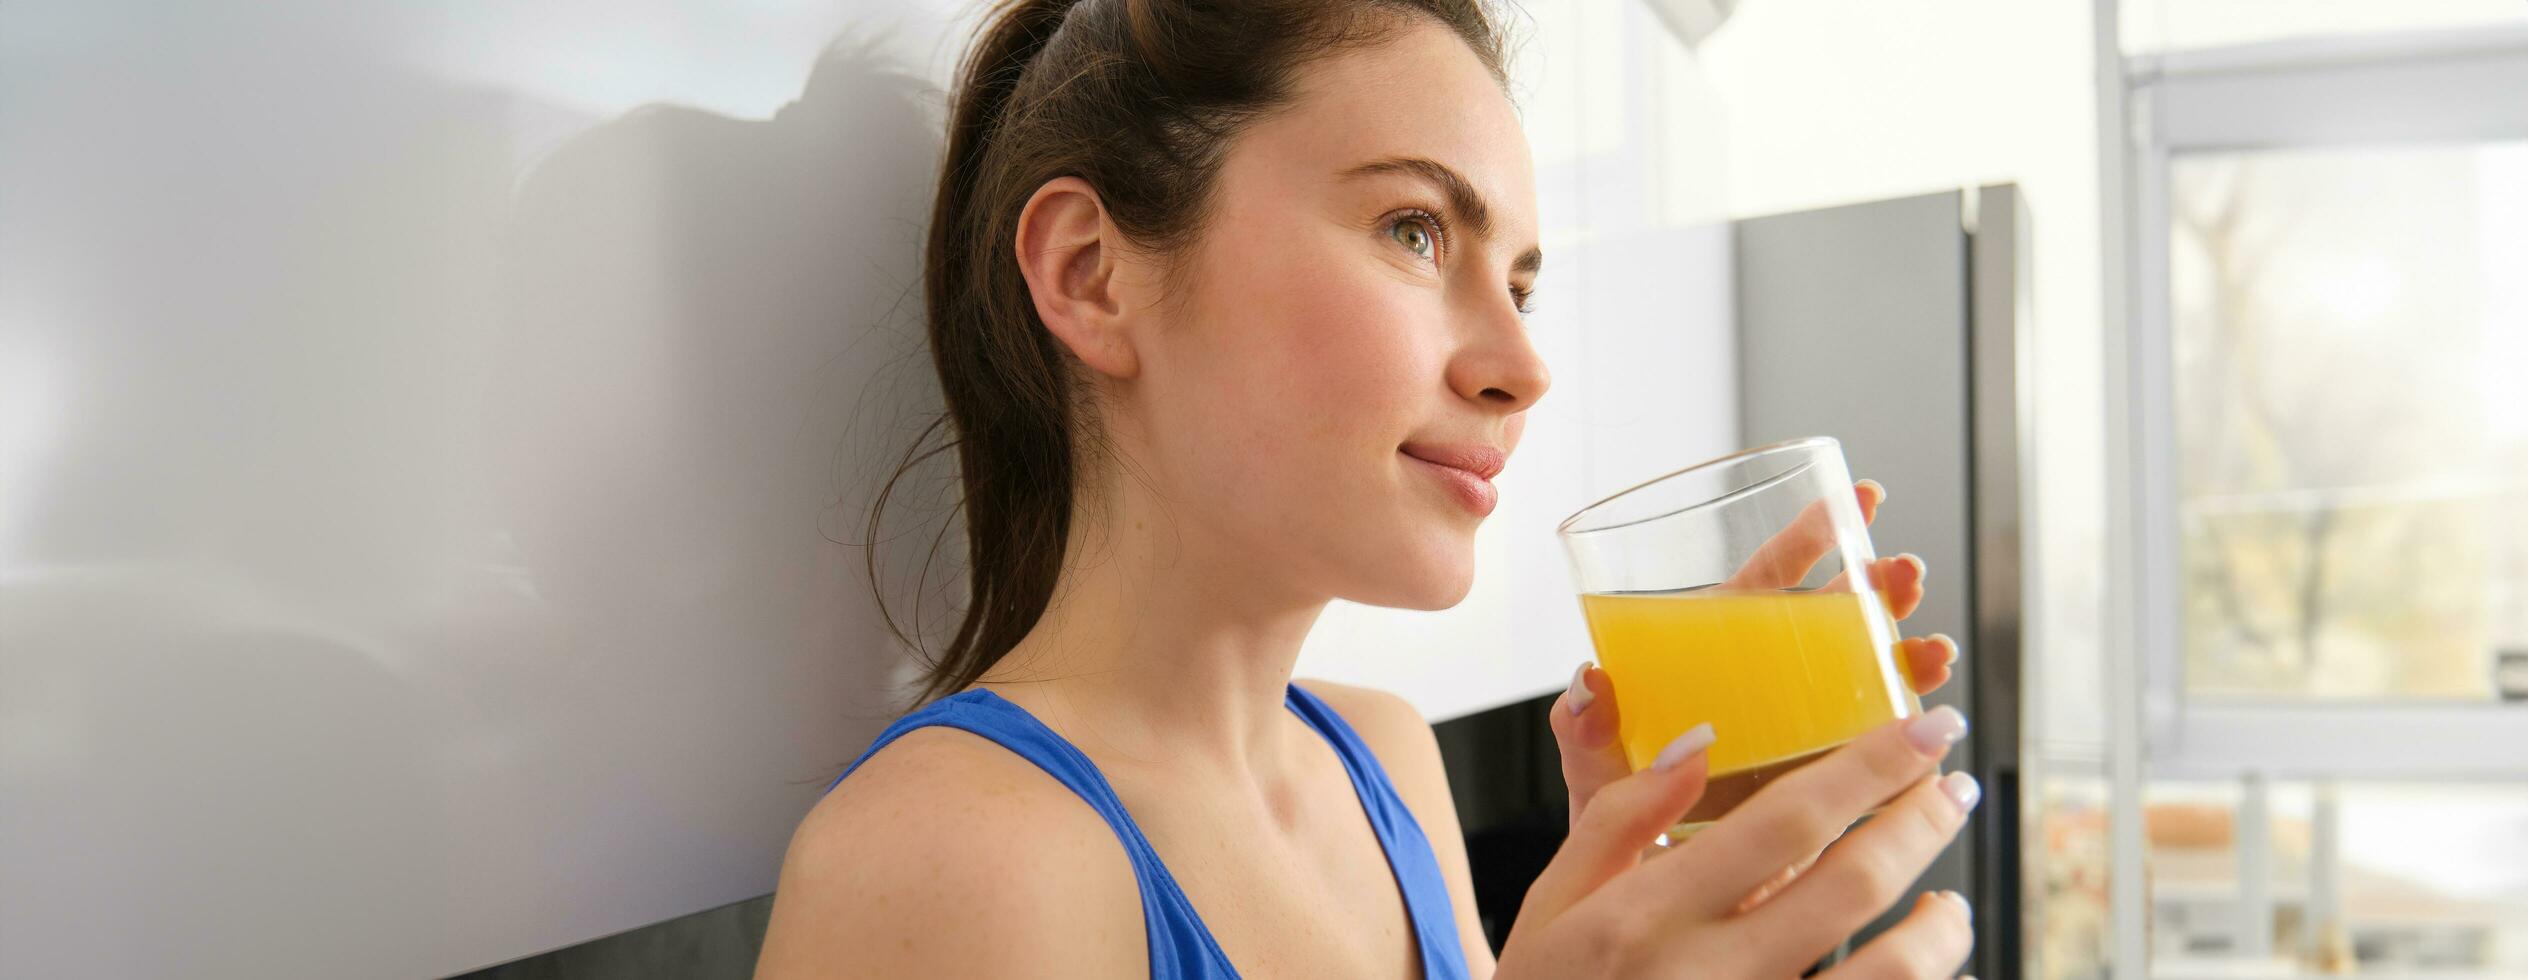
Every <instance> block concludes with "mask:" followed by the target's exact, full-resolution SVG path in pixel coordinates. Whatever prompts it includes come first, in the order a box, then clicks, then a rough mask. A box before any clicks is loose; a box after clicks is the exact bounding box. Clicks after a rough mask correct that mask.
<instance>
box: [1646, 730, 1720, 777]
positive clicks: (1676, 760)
mask: <svg viewBox="0 0 2528 980" xmlns="http://www.w3.org/2000/svg"><path fill="white" fill-rule="evenodd" d="M1716 738H1717V736H1715V735H1713V734H1712V723H1711V722H1708V721H1707V722H1704V723H1702V724H1700V725H1696V726H1694V727H1692V728H1688V729H1686V730H1685V734H1683V735H1679V736H1677V740H1676V741H1673V742H1670V743H1668V747H1667V748H1664V749H1660V750H1659V757H1658V758H1656V759H1652V760H1650V768H1652V769H1656V770H1659V771H1660V772H1667V771H1668V770H1671V769H1674V768H1676V767H1678V766H1680V765H1683V764H1685V760H1687V759H1691V758H1693V757H1694V755H1695V753H1698V752H1701V751H1703V750H1704V749H1708V748H1711V747H1712V742H1713V741H1714V740H1715V739H1716Z"/></svg>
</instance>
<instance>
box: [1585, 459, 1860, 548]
mask: <svg viewBox="0 0 2528 980" xmlns="http://www.w3.org/2000/svg"><path fill="white" fill-rule="evenodd" d="M1829 447H1831V448H1834V449H1837V450H1840V449H1842V448H1843V443H1842V442H1840V441H1838V440H1836V439H1835V438H1834V437H1833V436H1802V437H1799V438H1796V439H1784V440H1782V441H1780V442H1773V443H1766V444H1764V445H1761V446H1757V447H1754V448H1752V449H1741V450H1739V451H1737V452H1734V453H1730V454H1729V455H1727V456H1719V457H1715V458H1712V459H1707V460H1704V461H1702V462H1700V463H1694V464H1692V465H1689V466H1687V467H1685V468H1684V469H1679V470H1671V471H1669V472H1666V473H1662V474H1660V475H1658V476H1654V477H1651V478H1650V479H1647V480H1643V481H1641V482H1640V483H1636V484H1633V485H1632V486H1629V487H1625V488H1624V489H1622V490H1618V491H1615V492H1614V493H1611V494H1608V495H1606V496H1605V497H1604V498H1601V499H1599V500H1598V501H1597V502H1596V503H1592V504H1590V505H1588V506H1586V507H1582V508H1580V509H1579V510H1577V511H1574V512H1573V513H1572V515H1571V516H1569V517H1566V518H1563V519H1562V523H1560V524H1556V525H1554V534H1555V535H1556V536H1560V537H1574V536H1578V535H1582V534H1596V533H1597V532H1599V531H1612V530H1615V529H1617V528H1623V527H1630V526H1632V525H1635V524H1639V523H1642V521H1626V522H1624V523H1622V524H1609V525H1607V526H1605V527H1593V528H1588V529H1586V530H1579V531H1574V530H1572V529H1571V526H1572V525H1573V524H1576V523H1578V522H1579V520H1580V519H1581V518H1583V517H1587V516H1589V512H1591V511H1594V510H1597V509H1598V508H1600V507H1604V506H1606V505H1608V504H1611V503H1614V502H1615V501H1617V500H1621V499H1623V498H1624V497H1626V496H1629V495H1631V494H1632V493H1633V492H1634V491H1637V490H1645V489H1648V488H1650V487H1652V486H1656V485H1658V484H1661V483H1665V482H1667V481H1669V480H1672V479H1675V478H1677V477H1680V476H1685V475H1687V474H1690V473H1695V472H1699V471H1702V470H1708V469H1712V468H1715V467H1720V466H1727V465H1729V464H1732V463H1743V462H1746V461H1748V460H1752V459H1756V458H1758V457H1762V456H1771V455H1774V454H1776V453H1787V452H1792V451H1795V450H1801V449H1823V448H1829ZM1759 482H1762V483H1771V482H1772V480H1771V479H1767V480H1764V481H1759ZM1739 492H1740V491H1737V490H1733V491H1730V492H1729V493H1725V494H1721V495H1719V496H1716V497H1713V498H1712V499H1710V500H1701V501H1696V502H1694V503H1691V504H1687V505H1685V506H1683V507H1679V508H1677V509H1675V510H1672V511H1669V512H1667V513H1665V514H1660V515H1658V516H1657V517H1646V518H1643V519H1642V520H1643V521H1648V520H1658V519H1660V518H1666V517H1674V516H1676V515H1678V514H1682V513H1685V512H1687V511H1691V510H1698V509H1701V508H1704V507H1709V506H1711V505H1713V504H1716V503H1720V502H1722V501H1725V500H1728V499H1730V498H1732V497H1735V496H1737V495H1738V494H1739Z"/></svg>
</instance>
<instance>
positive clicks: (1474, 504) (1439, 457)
mask: <svg viewBox="0 0 2528 980" xmlns="http://www.w3.org/2000/svg"><path fill="white" fill-rule="evenodd" d="M1403 452H1404V455H1405V456H1406V457H1407V458H1410V459H1412V460H1413V468H1414V469H1417V470H1420V471H1422V472H1424V473H1428V474H1430V475H1431V476H1432V478H1433V479H1435V480H1437V481H1438V482H1439V483H1440V484H1441V485H1442V486H1444V487H1446V488H1447V489H1448V491H1449V493H1450V494H1451V495H1452V496H1454V497H1456V498H1457V501H1458V503H1460V504H1463V505H1464V506H1465V508H1466V509H1467V510H1469V511H1472V512H1474V515H1475V516H1476V517H1479V518H1480V517H1484V516H1487V515H1489V514H1491V513H1492V509H1493V507H1494V506H1496V505H1498V504H1499V503H1500V499H1501V496H1500V491H1498V490H1496V489H1494V488H1493V486H1492V477H1494V476H1495V475H1498V474H1499V473H1500V472H1501V466H1502V463H1503V462H1504V458H1505V457H1504V454H1503V453H1502V452H1501V451H1500V450H1498V449H1493V448H1491V447H1489V446H1406V447H1404V449H1403Z"/></svg>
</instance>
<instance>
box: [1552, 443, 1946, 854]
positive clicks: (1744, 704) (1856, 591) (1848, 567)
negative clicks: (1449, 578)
mask: <svg viewBox="0 0 2528 980" xmlns="http://www.w3.org/2000/svg"><path fill="white" fill-rule="evenodd" d="M1557 534H1558V535H1559V536H1560V537H1561V539H1562V543H1563V548H1564V551H1565V553H1566V554H1567V555H1568V556H1569V558H1570V560H1571V572H1572V577H1573V578H1574V580H1576V582H1577V583H1578V585H1579V589H1580V608H1581V612H1582V614H1583V615H1584V616H1585V617H1586V618H1587V620H1588V623H1589V637H1590V641H1591V642H1592V643H1593V644H1594V645H1595V646H1596V649H1597V655H1598V665H1599V667H1601V668H1602V669H1604V670H1605V671H1606V675H1607V679H1608V680H1609V681H1611V682H1612V683H1613V685H1614V688H1615V702H1616V707H1617V712H1618V714H1619V715H1621V717H1622V723H1621V725H1620V728H1621V738H1622V742H1623V746H1624V755H1625V757H1626V758H1627V759H1628V760H1630V761H1631V763H1632V766H1633V768H1634V769H1635V770H1637V771H1638V770H1640V769H1642V768H1644V767H1646V766H1648V765H1650V762H1651V759H1652V758H1654V757H1655V756H1657V755H1658V753H1659V750H1660V748H1661V747H1663V746H1665V745H1667V744H1668V742H1669V741H1670V740H1672V739H1674V738H1676V737H1677V736H1679V735H1682V734H1684V733H1685V731H1686V730H1687V729H1689V728H1692V727H1694V726H1695V725H1697V724H1700V723H1703V722H1710V723H1711V725H1712V732H1713V734H1714V736H1716V741H1715V742H1714V743H1713V744H1712V747H1711V749H1710V750H1709V759H1710V766H1711V768H1710V772H1711V780H1710V783H1709V785H1708V788H1706V789H1705V790H1704V791H1703V798H1702V799H1701V800H1700V801H1699V802H1697V803H1696V804H1695V805H1694V807H1693V808H1692V809H1691V810H1690V811H1688V812H1687V813H1686V814H1685V816H1684V818H1683V819H1682V821H1681V822H1679V823H1678V824H1677V825H1676V826H1675V827H1674V828H1672V829H1671V830H1670V831H1669V834H1668V837H1669V838H1671V839H1674V838H1681V837H1682V836H1683V835H1686V834H1691V833H1693V832H1694V831H1695V830H1697V829H1700V828H1701V827H1703V826H1705V825H1707V824H1709V823H1710V822H1711V821H1713V820H1717V819H1719V818H1720V815H1721V814H1724V813H1727V812H1729V810H1730V809H1731V808H1733V807H1736V806H1737V805H1738V804H1739V803H1740V802H1741V801H1743V800H1745V799H1746V798H1747V797H1749V796H1752V795H1754V794H1755V792H1756V791H1757V790H1759V789H1762V788H1764V786H1765V785H1766V784H1767V783H1768V782H1770V781H1772V780H1773V779H1775V778H1778V777H1780V776H1781V775H1782V774H1783V773H1786V772H1789V771H1790V770H1792V769H1795V768H1798V767H1799V766H1800V765H1802V764H1804V763H1807V762H1809V761H1810V760H1813V759H1815V758H1817V757H1818V756H1819V755H1821V754H1823V753H1825V752H1826V751H1827V750H1829V749H1832V748H1834V747H1835V746H1838V745H1841V744H1843V743H1844V742H1846V741H1849V740H1851V739H1852V737H1853V736H1856V735H1859V734H1861V733H1862V732H1864V731H1867V730H1869V729H1870V728H1872V727H1875V726H1877V725H1879V724H1882V723H1884V722H1887V721H1889V720H1892V719H1896V718H1904V717H1909V716H1912V715H1916V714H1920V713H1921V712H1922V702H1921V701H1919V700H1918V699H1916V698H1915V696H1914V693H1913V687H1912V685H1911V684H1910V683H1909V679H1908V678H1907V677H1906V676H1905V674H1904V672H1903V670H1904V668H1903V667H1902V661H1903V658H1902V657H1900V656H1898V651H1897V639H1898V634H1897V632H1896V623H1895V620H1894V619H1893V618H1892V617H1891V616H1890V615H1889V614H1888V610H1887V604H1886V603H1885V602H1884V601H1883V600H1882V597H1881V596H1880V595H1879V594H1878V592H1877V591H1876V590H1874V589H1873V588H1872V587H1871V583H1870V582H1869V571H1868V570H1869V568H1870V565H1871V562H1872V560H1873V559H1874V558H1875V557H1876V556H1875V555H1874V554H1873V553H1872V551H1871V549H1870V537H1869V532H1868V525H1867V524H1866V523H1864V522H1863V521H1862V519H1861V507H1860V503H1859V500H1858V499H1857V498H1856V497H1855V496H1854V492H1853V487H1852V476H1851V474H1850V473H1849V472H1848V471H1847V469H1846V468H1845V466H1844V462H1843V447H1842V446H1841V445H1840V444H1838V443H1836V442H1835V440H1833V439H1828V438H1823V437H1819V438H1810V439H1796V440H1792V441H1789V442H1781V443H1775V444H1773V445H1770V446H1764V447H1761V448H1757V449H1749V450H1746V451H1744V452H1740V453H1737V454H1735V455H1731V456H1725V457H1722V458H1720V459H1715V460H1712V461H1709V462H1705V463H1700V464H1696V465H1694V466H1690V467H1687V468H1685V469H1682V470H1678V471H1676V472H1674V473H1670V474H1668V475H1666V476H1663V477H1660V478H1658V479H1655V480H1652V481H1650V482H1648V483H1644V484H1641V485H1640V486H1636V487H1633V488H1632V489H1629V490H1626V491H1624V492H1622V493H1618V494H1616V495H1614V496H1612V497H1608V498H1606V499H1605V500H1601V501H1598V502H1597V503H1594V504H1591V505H1589V506H1588V507H1586V508H1583V509H1582V510H1581V511H1580V512H1579V513H1577V514H1573V515H1571V517H1570V518H1568V519H1566V520H1564V521H1563V522H1562V525H1561V526H1560V527H1559V528H1558V529H1557Z"/></svg>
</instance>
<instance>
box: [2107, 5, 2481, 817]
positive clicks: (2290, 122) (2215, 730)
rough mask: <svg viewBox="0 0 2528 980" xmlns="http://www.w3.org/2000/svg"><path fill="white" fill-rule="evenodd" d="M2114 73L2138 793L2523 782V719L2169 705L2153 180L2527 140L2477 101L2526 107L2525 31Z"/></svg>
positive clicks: (2170, 388) (2179, 648)
mask: <svg viewBox="0 0 2528 980" xmlns="http://www.w3.org/2000/svg"><path fill="white" fill-rule="evenodd" d="M2123 76H2124V82H2125V90H2124V92H2123V93H2122V94H2123V96H2124V105H2125V107H2126V119H2127V120H2128V122H2129V124H2130V127H2131V128H2130V130H2129V131H2128V132H2127V134H2126V136H2127V143H2126V147H2125V151H2126V153H2127V154H2128V155H2127V156H2126V157H2125V166H2124V167H2123V168H2122V169H2123V172H2124V174H2125V175H2126V177H2125V180H2124V186H2123V187H2122V188H2121V190H2122V196H2123V199H2124V201H2125V202H2126V205H2127V210H2126V215H2125V217H2126V221H2125V222H2124V223H2123V227H2124V228H2126V229H2129V230H2130V233H2129V235H2128V237H2127V240H2126V241H2125V242H2123V243H2122V246H2123V248H2124V249H2125V255H2126V256H2127V262H2128V265H2127V266H2126V268H2127V269H2129V271H2130V280H2129V286H2130V292H2128V293H2127V294H2126V295H2127V297H2128V301H2129V303H2130V306H2129V307H2128V308H2129V309H2130V310H2131V321H2130V326H2129V331H2130V332H2129V334H2128V336H2127V337H2126V342H2125V345H2124V348H2125V351H2124V352H2125V356H2126V358H2127V364H2126V365H2124V368H2125V371H2124V374H2123V378H2124V383H2120V384H2119V383H2110V384H2109V386H2108V388H2107V392H2108V397H2109V399H2110V404H2109V406H2108V410H2109V412H2110V417H2111V418H2113V419H2118V420H2120V421H2121V423H2122V424H2123V425H2124V426H2126V430H2125V431H2126V433H2127V440H2128V441H2127V445H2128V447H2129V448H2128V450H2127V455H2126V457H2125V458H2123V459H2121V460H2115V459H2112V458H2111V461H2110V463H2111V465H2114V466H2116V469H2117V470H2118V471H2120V472H2117V473H2115V474H2114V475H2113V477H2112V478H2113V479H2115V480H2117V481H2118V482H2120V483H2121V484H2122V486H2121V487H2118V488H2116V491H2115V492H2121V493H2123V494H2126V495H2127V503H2128V504H2129V507H2130V511H2129V514H2130V519H2131V520H2132V522H2133V524H2134V527H2132V528H2130V529H2128V530H2127V531H2126V532H2124V533H2128V534H2130V535H2131V537H2130V538H2129V539H2128V540H2129V542H2130V549H2129V552H2128V551H2125V550H2124V549H2111V552H2114V554H2113V557H2112V558H2111V560H2112V561H2114V562H2115V563H2116V564H2120V565H2122V566H2124V567H2119V568H2111V569H2110V571H2111V573H2112V574H2111V576H2110V581H2111V582H2120V583H2128V584H2129V585H2128V586H2127V587H2129V588H2130V589H2131V593H2130V594H2129V595H2128V596H2127V601H2129V603H2130V606H2129V607H2128V608H2129V610H2130V612H2129V613H2128V615H2129V616H2130V619H2129V620H2128V622H2127V623H2126V624H2125V625H2126V628H2128V629H2130V630H2131V633H2130V634H2129V636H2130V637H2131V641H2132V642H2131V644H2130V646H2129V647H2128V648H2127V649H2129V650H2130V651H2132V652H2133V655H2135V656H2137V657H2138V659H2139V664H2138V666H2139V673H2140V676H2139V678H2138V682H2139V683H2138V685H2137V686H2138V688H2139V691H2138V693H2139V695H2140V701H2141V703H2140V705H2139V708H2140V717H2139V719H2138V721H2139V725H2140V732H2139V735H2140V741H2141V746H2140V748H2141V752H2140V754H2141V756H2142V757H2143V758H2144V759H2146V760H2147V762H2148V768H2149V772H2150V775H2151V777H2152V778H2162V777H2165V778H2222V777H2228V778H2236V777H2237V776H2239V775H2240V774H2242V773H2249V772H2256V773H2265V774H2272V775H2276V776H2297V777H2307V778H2324V777H2340V778H2350V779H2362V780H2428V781H2434V782H2442V781H2484V780H2493V781H2511V780H2523V781H2528V749H2523V748H2521V747H2522V746H2528V704H2505V703H2500V702H2481V703H2476V702H2465V703H2452V702H2432V701H2384V700H2381V701H2313V702H2302V701H2291V700H2282V699H2258V698H2242V697H2232V696H2222V697H2218V698H2211V697H2189V696H2188V695H2187V694H2186V692H2185V656H2184V641H2183V622H2182V617H2181V613H2180V604H2179V603H2180V599H2181V594H2180V589H2181V588H2182V586H2181V583H2182V581H2183V579H2182V577H2181V575H2180V564H2179V562H2180V555H2179V546H2180V535H2179V514H2178V509H2177V502H2178V495H2177V472H2176V470H2177V464H2176V460H2177V458H2178V457H2177V442H2176V404H2175V391H2174V377H2173V375H2174V370H2173V362H2172V360H2171V352H2172V348H2171V340H2172V336H2171V329H2172V326H2171V317H2170V304H2171V297H2170V295H2169V284H2170V283H2169V212H2168V181H2169V172H2170V171H2169V167H2170V164H2171V161H2172V160H2173V159H2174V158H2175V157H2178V156H2181V155H2184V154H2187V153H2194V152H2207V151H2238V150H2276V149H2305V148H2320V147H2329V146H2344V145H2354V144H2370V145H2381V144H2415V143H2456V142H2487V141H2495V140H2511V139H2528V97H2522V98H2510V99H2494V98H2485V97H2484V93H2486V92H2528V27H2517V26H2509V25H2505V26H2503V27H2500V28H2488V29H2481V30H2464V31H2433V32H2423V33H2410V34H2396V35H2374V36H2357V37H2329V38H2315V39H2301V40H2290V41H2278V42H2270V43H2262V44H2253V45H2244V46H2239V47H2232V48H2221V49H2207V50H2198V51H2179V52H2168V53H2161V54H2150V55H2138V56H2131V57H2126V58H2124V59H2123ZM2116 189H2117V188H2114V187H2112V186H2111V187H2110V192H2113V191H2115V190H2116ZM2117 464H2120V465H2117ZM2115 605H2116V604H2111V606H2110V608H2114V606H2115ZM2118 782H2121V780H2118ZM2117 789H2118V790H2133V791H2138V789H2139V787H2138V786H2136V787H2125V786H2118V787H2117Z"/></svg>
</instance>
